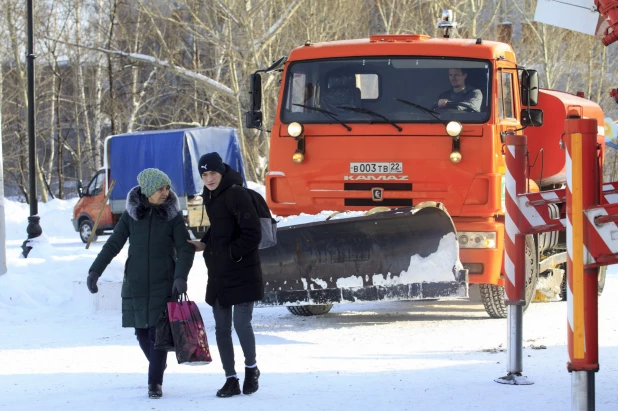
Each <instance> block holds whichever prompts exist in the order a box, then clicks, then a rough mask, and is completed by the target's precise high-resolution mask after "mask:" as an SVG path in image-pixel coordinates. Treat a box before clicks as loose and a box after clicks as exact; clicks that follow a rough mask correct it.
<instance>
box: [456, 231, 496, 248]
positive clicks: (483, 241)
mask: <svg viewBox="0 0 618 411" xmlns="http://www.w3.org/2000/svg"><path fill="white" fill-rule="evenodd" d="M457 242H459V248H496V233H495V232H494V231H459V232H458V233H457Z"/></svg>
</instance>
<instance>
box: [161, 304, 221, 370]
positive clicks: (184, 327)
mask: <svg viewBox="0 0 618 411" xmlns="http://www.w3.org/2000/svg"><path fill="white" fill-rule="evenodd" d="M167 311H168V314H169V319H170V326H171V328H172V337H173V339H174V348H175V351H176V359H177V360H178V364H187V365H202V364H210V363H211V362H212V357H211V356H210V349H209V348H208V339H207V338H206V329H205V328H204V321H202V316H201V314H200V310H199V309H198V308H197V304H195V303H194V302H193V301H189V300H187V295H186V294H183V295H181V296H180V299H179V301H172V302H169V303H167Z"/></svg>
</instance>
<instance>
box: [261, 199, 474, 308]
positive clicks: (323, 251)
mask: <svg viewBox="0 0 618 411" xmlns="http://www.w3.org/2000/svg"><path fill="white" fill-rule="evenodd" d="M260 257H261V260H262V272H263V278H264V299H263V300H262V302H261V305H287V306H290V305H316V304H332V303H347V302H360V301H378V300H384V301H387V300H412V299H434V298H448V297H467V296H468V275H467V270H464V269H463V267H462V265H461V263H460V262H459V248H458V244H457V237H456V232H455V226H454V225H453V221H452V220H451V217H450V216H449V214H448V213H447V212H446V210H445V209H444V208H443V207H442V205H441V204H440V203H434V202H427V203H423V204H420V205H418V206H416V207H408V208H399V209H394V210H389V211H385V212H380V213H375V214H372V215H369V216H363V217H352V218H345V219H338V220H331V221H321V222H316V223H310V224H303V225H297V226H289V227H281V228H279V229H278V230H277V245H275V246H274V247H271V248H267V249H263V250H260Z"/></svg>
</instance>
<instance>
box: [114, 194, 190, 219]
mask: <svg viewBox="0 0 618 411" xmlns="http://www.w3.org/2000/svg"><path fill="white" fill-rule="evenodd" d="M150 208H152V210H153V211H154V212H156V213H157V214H158V215H159V217H160V218H161V219H162V220H163V221H170V220H172V219H174V217H176V215H178V212H179V211H180V203H179V202H178V197H176V194H175V193H174V192H173V191H171V190H170V195H169V196H168V197H167V200H165V203H163V204H161V205H158V206H153V205H152V204H150V203H149V202H148V199H147V198H146V197H145V196H144V195H143V194H142V190H141V189H140V187H139V186H135V187H133V188H132V189H131V191H129V195H127V205H126V209H127V212H128V213H129V215H130V216H131V218H133V219H134V220H136V221H139V220H141V219H143V218H144V217H145V216H146V214H147V213H148V210H149V209H150Z"/></svg>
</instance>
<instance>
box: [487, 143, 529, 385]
mask: <svg viewBox="0 0 618 411" xmlns="http://www.w3.org/2000/svg"><path fill="white" fill-rule="evenodd" d="M505 145H506V150H505V153H504V154H505V159H506V178H505V180H506V181H505V182H506V187H505V188H506V189H505V191H506V193H505V197H506V198H505V203H506V215H505V224H504V226H505V231H506V235H505V236H504V270H505V272H506V281H505V287H504V290H505V293H506V304H507V344H508V345H507V354H508V362H507V369H506V371H507V375H506V376H504V377H501V378H498V379H496V380H495V381H496V382H498V383H501V384H511V385H529V384H533V382H532V381H530V380H528V379H527V378H525V377H522V374H521V373H522V371H523V361H522V358H523V315H524V306H525V304H526V297H525V279H526V273H525V270H526V264H525V261H526V258H525V254H526V240H525V234H522V230H521V224H522V220H523V218H522V217H521V211H520V210H519V206H518V200H517V195H518V194H522V193H525V192H526V152H527V150H528V140H527V137H526V136H524V135H516V134H514V133H507V135H506V139H505Z"/></svg>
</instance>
